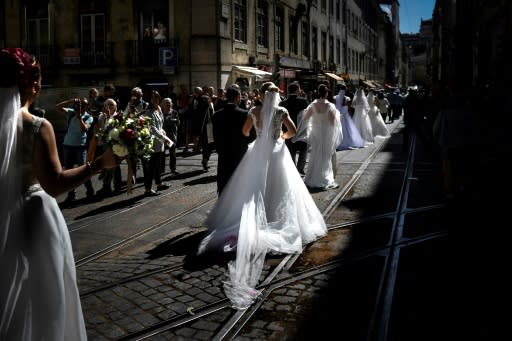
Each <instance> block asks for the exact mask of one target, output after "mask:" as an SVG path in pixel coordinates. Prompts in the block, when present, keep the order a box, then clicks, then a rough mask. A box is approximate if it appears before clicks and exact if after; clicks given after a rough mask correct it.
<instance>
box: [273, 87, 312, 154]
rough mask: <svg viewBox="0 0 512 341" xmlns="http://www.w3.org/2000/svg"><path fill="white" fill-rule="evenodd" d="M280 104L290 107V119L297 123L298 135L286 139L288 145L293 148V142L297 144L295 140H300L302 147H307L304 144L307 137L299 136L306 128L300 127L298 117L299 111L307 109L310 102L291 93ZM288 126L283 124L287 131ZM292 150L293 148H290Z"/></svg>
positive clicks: (284, 129)
mask: <svg viewBox="0 0 512 341" xmlns="http://www.w3.org/2000/svg"><path fill="white" fill-rule="evenodd" d="M279 105H280V106H282V107H285V108H286V109H288V113H289V114H290V119H291V120H292V121H293V123H295V126H296V127H297V135H296V136H294V138H293V139H288V140H286V142H285V143H286V145H287V146H288V147H289V148H291V146H292V144H295V142H300V145H301V146H302V147H301V148H305V147H306V146H305V145H303V144H304V143H305V138H304V137H301V136H298V133H299V132H305V129H300V128H302V127H300V122H298V120H297V117H298V115H299V113H300V112H301V111H302V110H304V109H306V108H307V107H308V105H309V102H308V100H307V99H306V98H304V97H300V96H298V95H296V94H293V95H289V96H288V98H287V99H285V100H284V101H281V103H279ZM287 130H288V129H286V127H285V126H284V125H283V131H287ZM295 146H299V144H295ZM290 150H291V149H290Z"/></svg>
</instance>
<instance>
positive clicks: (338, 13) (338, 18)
mask: <svg viewBox="0 0 512 341" xmlns="http://www.w3.org/2000/svg"><path fill="white" fill-rule="evenodd" d="M336 21H340V0H336Z"/></svg>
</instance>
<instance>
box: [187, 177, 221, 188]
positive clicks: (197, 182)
mask: <svg viewBox="0 0 512 341" xmlns="http://www.w3.org/2000/svg"><path fill="white" fill-rule="evenodd" d="M216 181H217V175H208V176H204V177H202V178H199V179H194V180H192V181H189V182H185V183H184V184H185V185H188V186H193V185H200V184H208V183H211V182H216Z"/></svg>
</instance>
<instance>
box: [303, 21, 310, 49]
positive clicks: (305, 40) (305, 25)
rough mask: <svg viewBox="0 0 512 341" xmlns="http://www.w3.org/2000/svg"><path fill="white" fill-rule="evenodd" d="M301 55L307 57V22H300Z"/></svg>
mask: <svg viewBox="0 0 512 341" xmlns="http://www.w3.org/2000/svg"><path fill="white" fill-rule="evenodd" d="M302 54H303V55H304V56H306V57H307V56H309V29H308V23H307V21H303V22H302Z"/></svg>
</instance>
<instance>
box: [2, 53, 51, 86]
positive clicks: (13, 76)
mask: <svg viewBox="0 0 512 341" xmlns="http://www.w3.org/2000/svg"><path fill="white" fill-rule="evenodd" d="M0 66H1V69H2V70H6V71H7V75H6V77H5V79H4V81H5V84H4V82H2V85H10V86H12V85H15V84H18V85H19V86H20V87H22V88H23V87H26V86H28V85H29V84H31V83H32V82H33V81H36V80H37V77H39V74H40V73H41V69H40V66H39V64H38V63H37V62H36V59H35V58H34V57H33V56H32V55H30V54H28V53H27V52H25V51H23V49H21V48H19V47H8V48H3V49H2V50H0Z"/></svg>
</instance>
